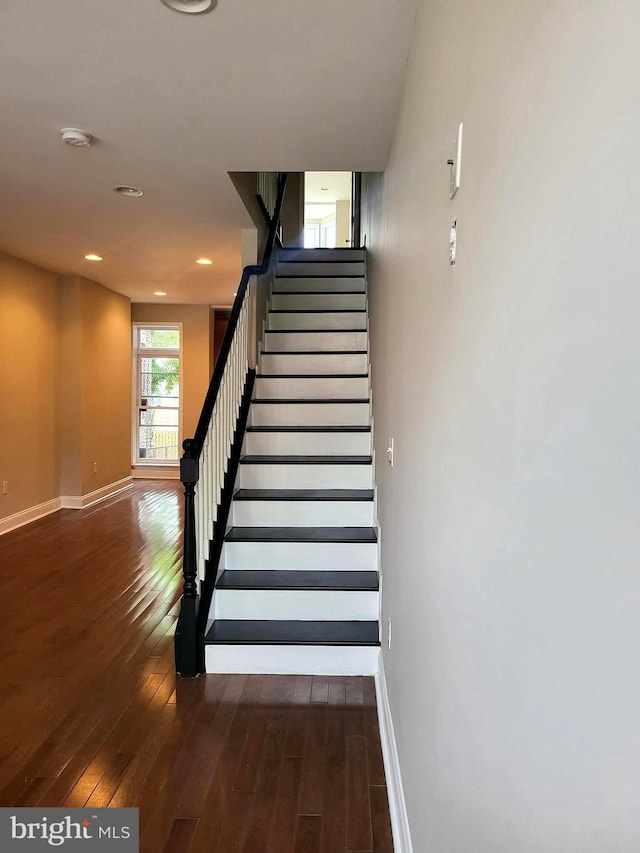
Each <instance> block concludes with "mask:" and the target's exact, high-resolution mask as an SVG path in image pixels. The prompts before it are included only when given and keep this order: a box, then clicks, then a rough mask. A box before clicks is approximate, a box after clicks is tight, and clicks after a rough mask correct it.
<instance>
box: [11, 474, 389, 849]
mask: <svg viewBox="0 0 640 853" xmlns="http://www.w3.org/2000/svg"><path fill="white" fill-rule="evenodd" d="M180 512H181V498H180V492H179V488H178V484H175V485H174V484H173V483H170V482H167V481H137V483H136V485H135V486H134V488H133V490H130V491H128V492H125V493H123V494H122V495H120V496H117V497H115V498H112V499H111V500H109V501H107V502H104V503H103V504H100V505H98V506H96V507H94V508H92V509H87V510H82V511H74V510H63V511H61V512H58V513H56V514H54V515H51V516H48V517H47V518H45V519H42V520H41V521H38V522H35V523H34V524H32V525H29V526H27V527H23V528H21V529H20V530H17V531H14V532H12V533H8V534H6V535H5V536H2V537H0V601H1V602H2V604H1V611H0V618H1V620H2V622H1V624H2V629H3V637H2V644H1V647H0V672H1V673H2V679H3V686H2V691H1V694H0V721H1V727H0V805H2V806H9V805H13V806H35V805H41V806H59V805H64V806H68V807H72V806H85V805H86V806H92V807H100V806H137V807H139V808H140V825H141V850H142V851H143V853H162V851H165V853H201V851H202V853H204V852H205V851H206V853H214V851H218V853H227V851H239V853H260V851H265V853H266V851H274V853H276V852H277V853H316V851H318V853H320V851H321V852H322V853H333V851H340V853H344V851H376V853H386V852H387V851H389V853H390V851H392V849H393V847H392V842H391V831H390V825H389V812H388V806H387V791H386V788H385V779H384V772H383V766H382V757H381V751H380V742H379V735H378V727H377V717H376V710H375V694H374V687H373V681H372V679H370V678H319V677H313V678H312V677H310V676H298V677H294V676H244V675H236V676H225V675H222V676H217V675H216V676H214V675H209V676H206V677H202V678H198V679H195V680H192V681H190V680H182V679H176V676H175V673H174V671H173V645H172V641H173V630H174V627H175V621H176V613H177V600H178V593H179V584H180V571H181V545H180Z"/></svg>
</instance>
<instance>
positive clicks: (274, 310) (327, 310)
mask: <svg viewBox="0 0 640 853" xmlns="http://www.w3.org/2000/svg"><path fill="white" fill-rule="evenodd" d="M366 313H367V312H366V308H272V309H271V310H270V311H269V314H366ZM271 331H272V332H275V331H279V330H278V329H272V330H271ZM283 331H285V332H286V331H288V330H287V329H283ZM336 331H337V332H350V331H351V329H336Z"/></svg>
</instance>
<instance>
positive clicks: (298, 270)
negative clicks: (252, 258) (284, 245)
mask: <svg viewBox="0 0 640 853" xmlns="http://www.w3.org/2000/svg"><path fill="white" fill-rule="evenodd" d="M276 275H277V276H279V277H280V276H302V277H304V276H313V275H317V276H360V275H364V261H351V262H342V263H341V262H340V261H329V262H325V263H321V264H318V263H313V261H303V262H300V263H297V262H295V261H294V262H293V263H286V264H283V263H279V264H278V266H277V271H276Z"/></svg>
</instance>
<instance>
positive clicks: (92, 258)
mask: <svg viewBox="0 0 640 853" xmlns="http://www.w3.org/2000/svg"><path fill="white" fill-rule="evenodd" d="M84 259H85V261H101V260H102V258H101V256H100V255H94V254H93V252H91V253H90V254H88V255H85V256H84Z"/></svg>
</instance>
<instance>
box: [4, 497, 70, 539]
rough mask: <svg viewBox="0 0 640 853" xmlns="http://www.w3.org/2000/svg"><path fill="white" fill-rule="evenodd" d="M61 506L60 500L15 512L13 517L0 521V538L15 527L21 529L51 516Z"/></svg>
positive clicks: (55, 499) (56, 499) (9, 516)
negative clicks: (46, 516)
mask: <svg viewBox="0 0 640 853" xmlns="http://www.w3.org/2000/svg"><path fill="white" fill-rule="evenodd" d="M61 506H62V503H61V499H60V498H53V500H50V501H45V502H44V503H42V504H37V505H36V506H30V507H29V508H28V509H23V510H22V511H21V512H16V513H14V515H8V516H7V517H6V518H1V519H0V536H2V534H3V533H8V532H9V531H10V530H15V529H16V528H17V527H22V526H23V525H25V524H30V523H31V522H32V521H37V520H38V519H39V518H43V517H44V516H45V515H51V513H52V512H57V511H58V510H59V509H60V508H61Z"/></svg>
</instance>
